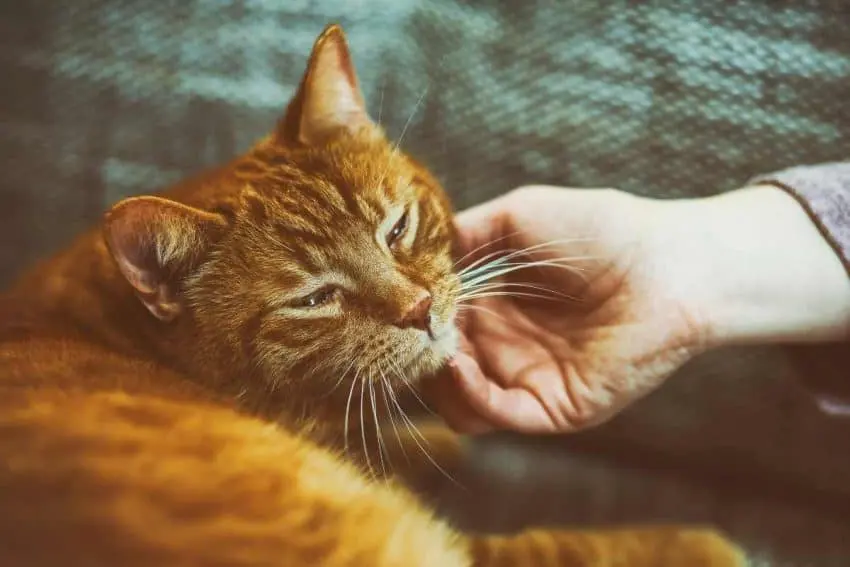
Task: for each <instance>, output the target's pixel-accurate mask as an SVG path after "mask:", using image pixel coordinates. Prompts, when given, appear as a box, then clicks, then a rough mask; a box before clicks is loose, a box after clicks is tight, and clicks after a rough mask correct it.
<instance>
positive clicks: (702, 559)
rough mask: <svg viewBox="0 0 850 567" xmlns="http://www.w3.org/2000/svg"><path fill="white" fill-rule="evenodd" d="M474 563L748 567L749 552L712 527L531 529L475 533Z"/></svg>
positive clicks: (491, 566) (479, 566)
mask: <svg viewBox="0 0 850 567" xmlns="http://www.w3.org/2000/svg"><path fill="white" fill-rule="evenodd" d="M470 551H471V554H472V560H473V566H474V567H496V566H498V567H532V566H533V567H596V566H605V567H744V566H745V565H746V558H745V555H744V553H743V552H742V551H741V550H740V549H739V548H738V547H737V546H736V545H734V544H733V543H732V542H731V541H729V540H728V539H726V538H725V537H723V536H722V535H720V534H719V533H718V532H716V531H713V530H711V529H701V528H688V527H676V526H670V527H646V528H623V529H600V530H592V529H585V530H575V531H572V530H542V529H541V530H536V529H535V530H528V531H524V532H521V533H519V534H514V535H494V536H471V537H470Z"/></svg>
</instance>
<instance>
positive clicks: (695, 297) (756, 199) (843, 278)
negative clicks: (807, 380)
mask: <svg viewBox="0 0 850 567" xmlns="http://www.w3.org/2000/svg"><path fill="white" fill-rule="evenodd" d="M658 213H659V214H658V216H657V220H658V222H657V226H658V231H657V233H658V234H659V236H660V239H659V246H661V247H662V250H665V251H666V252H664V257H665V258H666V265H667V268H666V271H667V272H668V273H669V274H670V275H669V278H667V279H669V280H671V282H670V285H671V287H672V290H673V292H674V293H676V295H677V297H678V298H679V301H681V302H682V304H683V305H685V306H686V309H687V310H688V311H690V312H691V313H692V316H693V319H694V320H695V321H698V322H699V323H698V325H699V326H700V332H701V333H702V336H703V340H704V342H706V343H707V344H706V346H719V345H729V344H746V343H771V342H827V341H833V340H842V339H845V338H847V337H848V330H850V278H848V275H847V273H846V271H845V269H844V267H843V265H842V263H841V261H840V259H839V258H838V255H837V254H836V253H835V251H834V250H833V249H832V248H831V247H830V245H829V244H828V243H827V241H826V239H825V238H824V237H823V235H822V234H821V233H820V232H819V231H818V229H817V227H816V226H815V224H814V222H812V219H811V218H809V216H808V214H807V213H806V211H805V210H804V209H803V207H802V206H801V205H800V204H799V203H798V202H797V201H796V200H795V199H794V198H793V197H792V196H790V195H789V194H788V193H786V192H785V191H783V190H781V189H778V188H775V187H771V186H756V187H748V188H744V189H740V190H737V191H732V192H729V193H725V194H722V195H718V196H714V197H707V198H700V199H683V200H678V201H667V202H662V203H659V206H658Z"/></svg>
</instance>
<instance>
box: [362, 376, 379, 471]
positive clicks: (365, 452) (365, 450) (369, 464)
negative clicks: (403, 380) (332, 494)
mask: <svg viewBox="0 0 850 567" xmlns="http://www.w3.org/2000/svg"><path fill="white" fill-rule="evenodd" d="M371 378H372V377H371V375H370V376H369V379H368V380H369V381H370V382H371ZM365 393H366V381H365V380H364V381H363V384H361V387H360V438H361V440H362V442H363V456H364V457H365V458H366V466H367V467H368V468H369V474H370V475H371V476H372V478H373V479H374V478H375V477H376V475H375V470H374V469H373V468H372V459H370V458H369V446H368V445H367V443H366V423H365V419H364V415H363V397H364V395H365Z"/></svg>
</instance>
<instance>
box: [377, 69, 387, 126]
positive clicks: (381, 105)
mask: <svg viewBox="0 0 850 567" xmlns="http://www.w3.org/2000/svg"><path fill="white" fill-rule="evenodd" d="M386 86H387V80H386V78H384V80H383V81H381V101H380V102H379V103H378V126H380V125H381V115H382V114H383V113H384V87H386Z"/></svg>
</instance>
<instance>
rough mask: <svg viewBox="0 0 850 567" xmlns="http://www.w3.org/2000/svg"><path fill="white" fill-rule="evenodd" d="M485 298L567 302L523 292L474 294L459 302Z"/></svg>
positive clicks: (557, 298)
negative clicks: (521, 298) (520, 298)
mask: <svg viewBox="0 0 850 567" xmlns="http://www.w3.org/2000/svg"><path fill="white" fill-rule="evenodd" d="M485 297H514V298H519V297H524V298H528V299H540V300H544V301H559V302H562V303H564V302H565V300H563V299H561V298H559V297H551V296H547V295H543V294H539V293H526V292H522V291H488V292H484V293H477V294H472V295H469V296H467V297H463V298H461V299H460V300H458V301H460V302H464V301H472V300H474V299H483V298H485Z"/></svg>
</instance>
